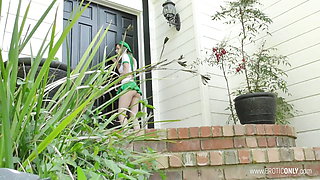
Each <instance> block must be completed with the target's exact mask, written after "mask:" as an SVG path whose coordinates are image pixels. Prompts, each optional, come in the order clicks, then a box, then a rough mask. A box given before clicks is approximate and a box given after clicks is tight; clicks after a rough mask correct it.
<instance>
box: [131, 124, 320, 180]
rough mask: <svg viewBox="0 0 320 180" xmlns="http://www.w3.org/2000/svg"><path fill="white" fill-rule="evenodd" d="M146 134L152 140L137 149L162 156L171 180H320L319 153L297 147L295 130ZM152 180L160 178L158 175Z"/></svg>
mask: <svg viewBox="0 0 320 180" xmlns="http://www.w3.org/2000/svg"><path fill="white" fill-rule="evenodd" d="M145 134H146V135H147V136H148V137H149V138H150V139H149V140H147V141H136V142H134V143H133V149H134V150H135V151H142V150H143V149H144V148H145V147H151V148H152V149H154V150H156V151H158V152H161V156H160V157H159V158H158V159H157V162H158V168H159V169H161V170H162V171H163V173H164V174H165V175H166V176H167V179H168V180H171V179H172V180H187V179H190V180H194V179H202V180H211V179H257V178H262V179H265V178H268V179H275V178H287V179H291V178H293V177H299V178H306V179H309V178H315V179H317V178H320V148H317V147H315V148H302V147H295V146H296V145H295V139H296V133H295V130H294V128H292V127H290V126H282V125H233V126H212V127H190V128H173V129H165V130H155V129H152V130H146V131H145ZM295 170H296V171H297V172H287V171H295ZM256 171H259V172H256ZM261 171H263V172H261ZM151 179H154V180H157V179H161V178H160V175H159V174H158V173H155V174H154V175H153V176H152V177H151Z"/></svg>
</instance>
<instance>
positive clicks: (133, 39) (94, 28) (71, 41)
mask: <svg viewBox="0 0 320 180" xmlns="http://www.w3.org/2000/svg"><path fill="white" fill-rule="evenodd" d="M79 4H80V2H79V1H77V0H65V1H64V14H63V21H64V25H66V24H67V22H68V19H69V18H70V16H71V14H72V11H73V10H75V9H77V8H78V7H79ZM108 25H110V29H109V31H108V33H107V35H106V38H105V39H104V41H103V43H102V44H101V46H100V47H99V51H98V53H97V54H96V56H95V57H94V59H93V62H92V64H91V65H92V66H94V65H96V64H98V63H100V62H101V61H102V60H103V57H104V53H105V49H107V50H106V56H107V57H110V56H113V55H115V51H114V50H115V44H116V43H118V42H119V41H121V40H122V39H123V35H124V33H125V31H126V29H127V27H128V26H129V25H132V26H133V29H132V30H131V31H128V32H127V35H126V38H125V41H126V42H127V43H128V44H129V45H130V46H131V49H132V50H133V55H134V57H136V59H139V57H138V35H137V34H138V33H137V17H136V16H134V15H131V14H128V13H125V12H121V11H118V10H115V9H112V8H111V7H105V6H101V5H98V4H94V3H91V4H90V6H89V7H88V8H87V9H86V10H85V12H84V13H83V14H82V16H81V17H80V19H79V21H78V22H77V23H76V24H75V25H74V27H73V28H72V30H71V32H70V34H69V36H68V38H67V41H66V42H65V43H64V44H63V60H62V61H63V62H65V63H66V62H67V59H68V54H69V58H70V63H71V67H72V68H75V67H76V66H77V64H78V63H79V61H80V58H81V57H82V55H83V53H84V52H85V50H86V49H87V47H88V46H89V44H90V42H91V41H92V39H93V38H94V36H95V35H96V33H97V32H98V31H99V29H100V28H101V27H103V28H104V29H105V28H107V27H108ZM67 47H68V48H67ZM106 47H107V48H106ZM110 62H112V61H110ZM115 94H116V92H115V91H113V92H112V93H111V94H107V95H105V96H103V97H101V98H99V99H98V100H97V101H96V105H99V104H102V103H103V102H105V101H107V100H108V99H110V96H115ZM115 109H117V103H114V104H112V105H110V106H109V107H107V108H106V109H105V110H104V112H110V111H112V110H115Z"/></svg>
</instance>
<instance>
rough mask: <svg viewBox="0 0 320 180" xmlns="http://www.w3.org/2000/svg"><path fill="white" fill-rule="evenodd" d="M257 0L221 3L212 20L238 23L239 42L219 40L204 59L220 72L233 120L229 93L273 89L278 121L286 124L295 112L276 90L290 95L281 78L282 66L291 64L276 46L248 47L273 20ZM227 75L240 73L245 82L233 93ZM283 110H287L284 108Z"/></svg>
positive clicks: (237, 93) (282, 77)
mask: <svg viewBox="0 0 320 180" xmlns="http://www.w3.org/2000/svg"><path fill="white" fill-rule="evenodd" d="M258 5H260V3H259V1H258V0H237V1H232V2H230V1H229V2H227V3H226V5H225V6H221V11H219V12H216V14H215V15H213V17H212V18H213V20H221V21H223V22H224V23H226V24H236V25H239V27H240V29H239V34H238V37H239V39H240V45H239V46H236V45H229V44H228V42H222V43H220V44H218V45H217V46H216V47H214V48H213V49H212V53H211V55H210V57H209V58H207V59H206V60H205V61H206V62H207V63H209V64H210V65H217V66H218V67H220V69H221V70H222V72H223V75H224V77H225V80H226V83H227V89H228V95H229V108H228V109H229V110H230V111H231V118H230V119H232V120H233V122H234V123H236V121H237V117H236V116H235V113H234V107H233V103H232V100H231V97H232V95H239V94H245V93H252V92H273V93H276V94H277V95H278V97H277V98H278V100H277V105H278V107H277V116H276V122H277V123H284V124H286V123H288V121H287V120H286V119H287V118H290V117H292V116H293V115H294V113H295V110H294V109H293V105H291V104H289V103H288V102H287V101H286V100H285V98H283V97H280V96H279V94H278V93H279V91H280V92H283V93H285V94H287V95H290V94H289V92H288V88H287V83H286V81H285V79H284V77H287V74H286V72H285V71H284V70H283V69H281V67H285V66H290V64H289V62H288V60H287V58H286V57H285V56H281V55H274V54H273V53H274V51H275V50H276V49H275V48H267V49H266V48H265V47H264V44H265V42H263V43H262V46H261V48H259V49H258V50H257V51H256V52H254V53H252V54H249V53H248V51H247V48H248V47H247V46H248V45H249V44H252V43H255V39H256V37H257V36H258V35H261V34H262V33H263V32H264V33H266V34H269V35H270V33H269V32H268V27H269V25H270V24H271V23H272V20H271V19H270V18H269V17H268V16H267V15H266V14H264V13H263V12H262V11H261V10H260V9H259V8H258V7H257V6H258ZM230 74H243V75H244V78H245V83H244V84H241V87H240V88H238V89H237V90H236V91H235V92H231V91H230V86H229V82H228V79H227V76H228V75H230ZM284 109H286V110H289V111H284Z"/></svg>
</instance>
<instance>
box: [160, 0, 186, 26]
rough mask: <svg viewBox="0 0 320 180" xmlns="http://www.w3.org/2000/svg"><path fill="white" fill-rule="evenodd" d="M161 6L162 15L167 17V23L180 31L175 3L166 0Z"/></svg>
mask: <svg viewBox="0 0 320 180" xmlns="http://www.w3.org/2000/svg"><path fill="white" fill-rule="evenodd" d="M162 7H163V11H162V13H163V15H164V17H165V18H166V19H167V21H168V23H169V25H170V26H171V25H174V26H176V30H177V31H180V28H181V22H180V16H179V14H178V13H177V12H176V7H175V4H174V3H173V2H172V1H171V0H167V1H166V2H165V3H163V4H162Z"/></svg>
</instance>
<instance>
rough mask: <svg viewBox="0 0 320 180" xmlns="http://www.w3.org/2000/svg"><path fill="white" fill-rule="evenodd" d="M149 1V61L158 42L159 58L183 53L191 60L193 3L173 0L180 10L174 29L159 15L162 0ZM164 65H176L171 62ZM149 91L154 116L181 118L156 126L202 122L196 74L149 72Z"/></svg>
mask: <svg viewBox="0 0 320 180" xmlns="http://www.w3.org/2000/svg"><path fill="white" fill-rule="evenodd" d="M149 3H150V4H149V5H150V7H149V8H150V29H151V51H152V61H153V62H157V61H159V56H160V52H161V49H162V43H163V40H164V38H165V37H169V38H170V40H169V41H168V43H167V44H166V48H165V50H164V54H163V58H162V59H169V60H172V59H176V58H178V57H179V56H180V55H184V57H185V60H187V61H188V62H192V61H193V60H195V58H196V57H197V48H196V43H197V42H196V37H195V28H194V15H193V4H192V1H191V0H176V1H174V3H175V4H176V8H177V12H178V13H179V14H180V17H181V21H182V27H181V30H180V31H176V30H175V27H169V25H168V24H167V22H166V20H165V18H164V17H163V15H162V4H163V3H164V1H162V0H153V1H151V2H149ZM168 68H171V69H174V68H180V66H179V65H178V64H172V65H170V66H169V67H168ZM153 79H154V80H153V89H154V90H153V93H154V96H153V97H154V101H155V108H156V110H155V116H156V117H155V119H156V121H158V120H161V121H163V120H181V121H179V122H170V123H161V124H156V127H158V128H159V127H161V128H166V127H189V126H201V125H205V124H206V121H204V120H203V119H202V107H201V98H200V96H201V93H200V87H199V84H200V81H199V77H198V76H193V75H191V74H188V73H184V72H176V71H172V70H165V71H156V72H153Z"/></svg>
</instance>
